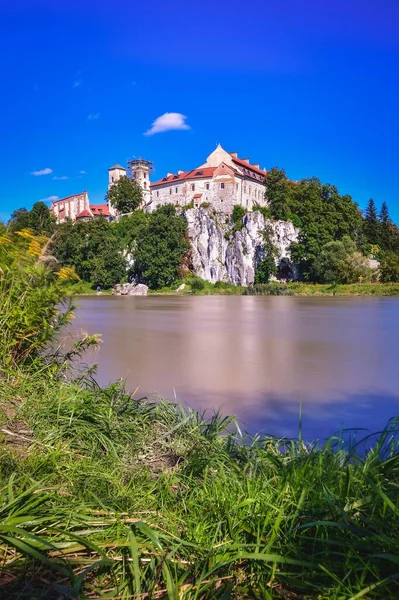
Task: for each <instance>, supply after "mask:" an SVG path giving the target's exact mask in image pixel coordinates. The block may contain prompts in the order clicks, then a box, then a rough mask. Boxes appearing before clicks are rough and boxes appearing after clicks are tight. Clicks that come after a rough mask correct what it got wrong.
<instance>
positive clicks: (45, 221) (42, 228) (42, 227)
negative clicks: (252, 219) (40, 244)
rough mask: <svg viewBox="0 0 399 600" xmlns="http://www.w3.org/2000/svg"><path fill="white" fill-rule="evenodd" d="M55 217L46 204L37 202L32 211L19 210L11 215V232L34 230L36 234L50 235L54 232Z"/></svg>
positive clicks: (9, 227) (9, 224) (9, 226)
mask: <svg viewBox="0 0 399 600" xmlns="http://www.w3.org/2000/svg"><path fill="white" fill-rule="evenodd" d="M55 222H56V220H55V217H54V216H53V215H52V214H51V212H50V209H49V208H48V206H46V204H45V203H44V202H35V204H34V205H33V207H32V210H30V211H29V210H27V209H26V208H19V209H18V210H16V211H14V212H13V213H12V215H11V219H10V221H9V223H8V229H9V231H22V230H23V229H32V230H33V232H34V233H36V234H44V235H48V234H51V233H52V232H53V231H54V228H55Z"/></svg>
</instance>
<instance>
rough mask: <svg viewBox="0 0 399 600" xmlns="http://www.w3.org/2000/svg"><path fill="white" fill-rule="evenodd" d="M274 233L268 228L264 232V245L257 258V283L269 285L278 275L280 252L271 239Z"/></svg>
mask: <svg viewBox="0 0 399 600" xmlns="http://www.w3.org/2000/svg"><path fill="white" fill-rule="evenodd" d="M271 235H272V232H271V230H270V229H268V228H266V229H265V230H264V231H263V240H264V242H263V245H262V248H261V251H260V252H259V255H258V257H257V258H255V283H268V282H269V280H270V278H271V277H273V275H276V273H277V264H276V259H277V256H278V252H277V249H276V247H275V246H274V244H273V242H272V239H271Z"/></svg>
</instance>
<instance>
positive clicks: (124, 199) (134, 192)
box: [105, 176, 143, 214]
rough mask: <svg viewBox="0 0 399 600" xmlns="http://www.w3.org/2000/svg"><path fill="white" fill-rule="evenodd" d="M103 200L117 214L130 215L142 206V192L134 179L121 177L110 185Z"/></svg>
mask: <svg viewBox="0 0 399 600" xmlns="http://www.w3.org/2000/svg"><path fill="white" fill-rule="evenodd" d="M105 200H106V201H107V202H109V203H110V204H111V206H113V207H114V208H115V209H116V210H117V211H118V212H119V213H121V214H124V213H131V212H133V211H135V210H136V209H137V208H139V206H140V205H141V204H142V202H143V192H142V190H141V187H140V185H139V184H138V183H137V182H136V181H135V180H134V179H131V178H130V177H126V176H123V177H121V178H120V179H118V181H117V182H115V183H113V184H112V185H111V187H110V188H109V190H108V192H107V194H106V196H105Z"/></svg>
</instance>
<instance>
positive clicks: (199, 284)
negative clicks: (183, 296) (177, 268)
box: [189, 277, 205, 294]
mask: <svg viewBox="0 0 399 600" xmlns="http://www.w3.org/2000/svg"><path fill="white" fill-rule="evenodd" d="M189 284H190V288H191V291H192V293H193V294H197V293H198V292H201V291H202V290H203V289H204V288H205V282H204V280H203V279H201V278H200V277H193V278H192V279H190V280H189Z"/></svg>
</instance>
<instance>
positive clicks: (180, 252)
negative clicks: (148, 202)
mask: <svg viewBox="0 0 399 600" xmlns="http://www.w3.org/2000/svg"><path fill="white" fill-rule="evenodd" d="M189 247H190V245H189V242H188V239H187V221H186V219H185V217H184V216H182V215H177V213H176V209H175V207H174V206H173V205H171V204H167V205H165V206H160V207H159V208H158V209H157V210H156V211H155V212H153V213H151V214H150V215H149V219H148V224H147V227H145V228H143V229H142V230H141V231H140V234H139V236H138V239H137V249H136V251H135V253H134V267H133V274H134V277H135V278H136V279H137V280H138V281H140V282H142V283H145V284H147V285H148V286H149V287H150V288H152V289H157V288H161V287H164V286H167V285H171V284H172V283H173V282H174V281H175V280H176V279H177V277H178V275H179V270H180V268H181V265H182V262H183V258H184V256H185V254H186V252H187V251H188V249H189Z"/></svg>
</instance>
